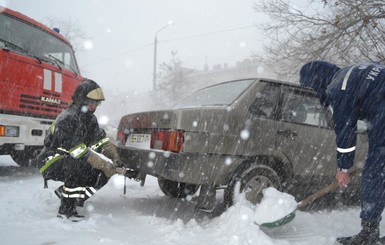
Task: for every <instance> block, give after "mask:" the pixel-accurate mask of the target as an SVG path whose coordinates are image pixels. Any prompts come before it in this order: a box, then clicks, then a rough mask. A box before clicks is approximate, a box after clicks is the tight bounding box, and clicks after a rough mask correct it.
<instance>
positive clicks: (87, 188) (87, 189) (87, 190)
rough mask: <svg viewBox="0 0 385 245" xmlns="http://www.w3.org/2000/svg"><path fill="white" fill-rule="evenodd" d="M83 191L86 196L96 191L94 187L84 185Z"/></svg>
mask: <svg viewBox="0 0 385 245" xmlns="http://www.w3.org/2000/svg"><path fill="white" fill-rule="evenodd" d="M85 193H86V195H87V196H88V197H91V196H92V195H94V194H95V193H96V189H95V188H94V187H86V190H85Z"/></svg>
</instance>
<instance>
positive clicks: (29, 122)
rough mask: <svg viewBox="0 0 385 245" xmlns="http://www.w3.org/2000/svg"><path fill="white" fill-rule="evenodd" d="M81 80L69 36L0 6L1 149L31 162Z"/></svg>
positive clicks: (1, 152)
mask: <svg viewBox="0 0 385 245" xmlns="http://www.w3.org/2000/svg"><path fill="white" fill-rule="evenodd" d="M81 80H83V77H82V76H81V75H80V71H79V67H78V65H77V62H76V58H75V54H74V50H73V48H72V46H71V44H70V43H69V41H68V40H66V39H65V38H64V37H63V36H62V35H60V34H59V33H58V32H57V31H54V30H51V29H50V28H48V27H47V26H45V25H43V24H41V23H39V22H37V21H35V20H33V19H31V18H29V17H27V16H25V15H23V14H21V13H19V12H16V11H13V10H11V9H8V8H3V7H0V86H1V89H0V155H11V157H12V158H13V160H14V161H15V162H16V163H18V164H19V165H20V166H28V165H30V163H31V161H30V159H32V158H33V156H34V154H36V153H37V152H38V151H39V150H40V149H41V148H42V147H43V144H44V137H45V136H46V134H47V131H48V128H49V126H50V125H51V123H52V122H53V121H54V120H55V118H56V116H57V115H58V114H59V113H60V112H61V111H62V110H64V109H65V108H67V106H68V105H69V103H70V101H71V95H72V93H73V91H74V90H75V88H76V86H77V85H78V84H79V83H80V81H81Z"/></svg>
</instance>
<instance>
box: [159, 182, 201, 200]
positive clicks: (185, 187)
mask: <svg viewBox="0 0 385 245" xmlns="http://www.w3.org/2000/svg"><path fill="white" fill-rule="evenodd" d="M158 185H159V188H160V190H161V191H162V192H163V193H164V194H165V195H166V196H170V197H176V198H185V197H187V196H189V195H190V196H192V195H194V194H195V193H196V192H197V190H198V188H199V186H198V185H193V184H187V183H181V182H176V181H172V180H168V179H164V178H158Z"/></svg>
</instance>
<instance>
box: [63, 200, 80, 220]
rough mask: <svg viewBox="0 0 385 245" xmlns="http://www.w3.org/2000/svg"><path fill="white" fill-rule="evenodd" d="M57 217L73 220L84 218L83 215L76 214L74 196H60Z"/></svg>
mask: <svg viewBox="0 0 385 245" xmlns="http://www.w3.org/2000/svg"><path fill="white" fill-rule="evenodd" d="M57 217H58V218H62V219H68V220H71V221H73V222H77V221H81V220H83V219H84V216H83V215H80V214H78V212H77V211H76V207H75V198H65V197H62V199H61V204H60V207H59V212H58V215H57Z"/></svg>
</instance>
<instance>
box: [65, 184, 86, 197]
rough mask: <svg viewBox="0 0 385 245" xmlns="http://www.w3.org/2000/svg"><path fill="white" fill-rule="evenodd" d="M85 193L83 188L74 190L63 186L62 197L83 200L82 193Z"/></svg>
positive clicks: (83, 195)
mask: <svg viewBox="0 0 385 245" xmlns="http://www.w3.org/2000/svg"><path fill="white" fill-rule="evenodd" d="M85 191H86V188H85V187H74V188H69V187H66V186H64V187H63V191H62V195H63V197H65V198H84V197H85V194H84V192H85Z"/></svg>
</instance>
